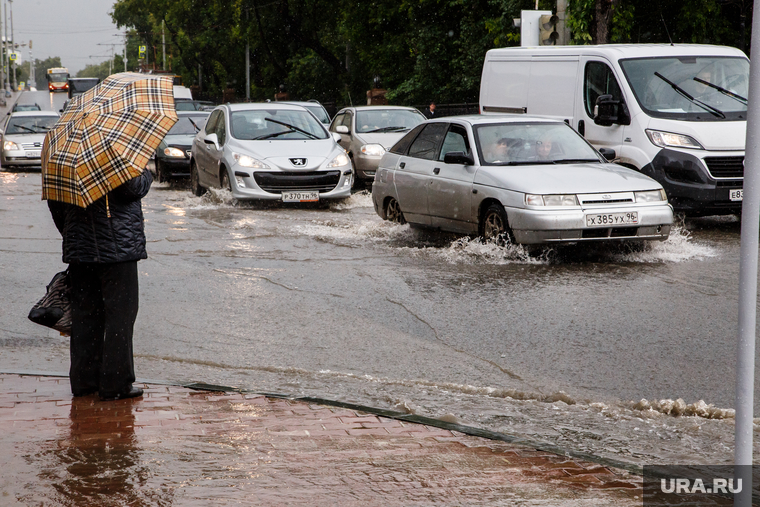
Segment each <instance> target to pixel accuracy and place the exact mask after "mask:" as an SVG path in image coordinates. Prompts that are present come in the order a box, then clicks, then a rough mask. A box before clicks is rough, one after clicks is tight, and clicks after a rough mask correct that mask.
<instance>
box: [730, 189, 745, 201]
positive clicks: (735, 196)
mask: <svg viewBox="0 0 760 507" xmlns="http://www.w3.org/2000/svg"><path fill="white" fill-rule="evenodd" d="M728 198H729V199H730V200H732V201H741V200H743V199H744V189H743V188H732V189H731V190H729V191H728Z"/></svg>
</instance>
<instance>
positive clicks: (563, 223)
mask: <svg viewBox="0 0 760 507" xmlns="http://www.w3.org/2000/svg"><path fill="white" fill-rule="evenodd" d="M605 157H606V158H609V159H612V158H614V157H615V154H614V152H612V150H610V151H608V152H606V153H605V154H604V157H603V156H602V155H600V154H599V153H598V152H597V151H596V150H595V149H594V148H593V147H592V146H591V145H590V144H589V143H588V142H586V140H585V139H583V137H581V136H580V135H579V134H578V133H576V132H575V131H574V130H573V129H572V128H570V127H569V126H567V125H565V124H564V123H561V122H557V121H553V120H547V119H540V118H531V117H526V116H522V115H521V116H517V115H515V116H506V115H505V116H460V117H449V118H442V119H437V120H429V121H427V122H425V123H424V124H422V125H419V126H418V127H416V128H415V129H414V130H412V131H411V132H409V133H408V134H407V135H406V136H404V137H403V138H402V139H401V140H400V141H399V142H398V143H396V145H394V146H393V148H391V150H390V151H389V152H387V153H386V154H385V155H384V156H383V158H382V160H381V161H380V165H379V167H378V171H377V173H376V175H375V180H374V183H373V185H372V200H373V203H374V207H375V211H376V212H377V213H378V215H380V216H381V217H382V218H384V219H386V220H391V221H396V222H401V223H404V222H409V223H410V224H412V225H415V226H422V227H431V228H435V229H440V230H445V231H451V232H459V233H465V234H480V235H481V236H483V237H485V238H487V239H488V238H503V239H504V240H508V241H511V242H516V243H521V244H540V243H558V242H580V241H605V240H606V241H609V240H634V241H642V240H664V239H667V237H668V235H669V234H670V228H671V225H672V223H673V208H672V207H671V206H670V204H668V201H667V196H666V195H665V191H664V190H663V188H662V186H661V185H660V184H659V183H657V182H656V181H655V180H653V179H651V178H649V177H648V176H645V175H643V174H641V173H639V172H637V171H634V170H632V169H628V168H625V167H622V166H619V165H616V164H612V163H609V162H608V161H607V160H606V159H605Z"/></svg>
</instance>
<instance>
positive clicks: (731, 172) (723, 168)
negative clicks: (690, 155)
mask: <svg viewBox="0 0 760 507" xmlns="http://www.w3.org/2000/svg"><path fill="white" fill-rule="evenodd" d="M704 161H705V165H706V166H707V169H708V170H709V171H710V174H711V175H712V176H713V178H743V177H744V157H741V156H739V157H705V158H704Z"/></svg>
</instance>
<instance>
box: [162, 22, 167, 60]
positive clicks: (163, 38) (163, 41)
mask: <svg viewBox="0 0 760 507" xmlns="http://www.w3.org/2000/svg"><path fill="white" fill-rule="evenodd" d="M161 46H162V47H163V49H164V62H163V65H162V66H161V70H166V34H165V33H164V20H163V19H162V20H161Z"/></svg>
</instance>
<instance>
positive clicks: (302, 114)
mask: <svg viewBox="0 0 760 507" xmlns="http://www.w3.org/2000/svg"><path fill="white" fill-rule="evenodd" d="M336 137H337V136H335V137H333V136H332V135H330V133H329V132H327V130H326V128H325V127H324V126H323V125H322V124H321V123H320V122H319V121H318V120H317V119H316V118H315V117H314V115H313V114H311V113H310V112H308V111H307V110H306V109H304V108H303V107H300V106H295V105H288V104H277V103H265V104H225V105H222V106H218V107H217V108H216V109H214V110H213V112H212V113H211V116H209V118H208V121H207V122H206V126H205V127H204V128H203V129H201V131H200V132H198V134H197V135H196V136H195V138H194V139H193V145H192V149H191V157H190V184H191V186H192V190H193V193H194V194H195V195H201V194H203V193H204V192H205V191H206V189H207V188H209V187H222V188H225V189H229V190H230V192H231V193H232V196H233V197H235V198H236V199H243V200H244V199H250V200H280V201H283V202H316V201H320V200H323V199H343V198H345V197H349V196H350V195H351V183H352V180H353V168H352V166H351V161H350V159H349V158H348V156H347V155H346V152H345V150H343V148H341V147H340V146H339V145H338V143H337V139H336Z"/></svg>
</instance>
